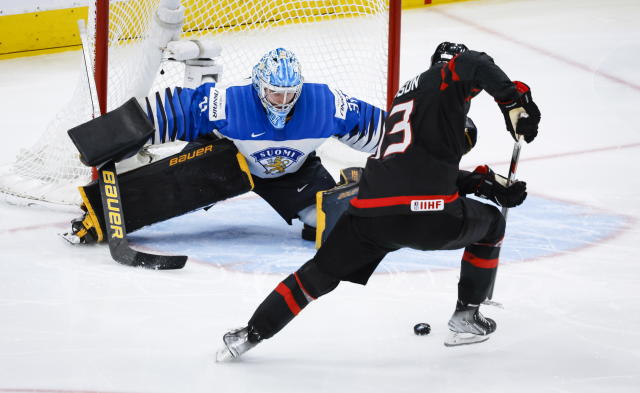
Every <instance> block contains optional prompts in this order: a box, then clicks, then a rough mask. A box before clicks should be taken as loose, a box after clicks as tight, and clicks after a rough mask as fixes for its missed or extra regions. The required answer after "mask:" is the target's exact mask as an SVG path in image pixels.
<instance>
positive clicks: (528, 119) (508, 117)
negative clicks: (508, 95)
mask: <svg viewBox="0 0 640 393" xmlns="http://www.w3.org/2000/svg"><path fill="white" fill-rule="evenodd" d="M513 84H514V85H515V86H516V89H517V90H518V93H520V97H518V98H517V99H515V100H511V101H506V102H502V101H497V100H496V102H497V103H498V106H499V107H500V110H501V111H502V115H503V116H504V120H505V123H506V126H507V130H508V131H509V132H510V133H511V136H512V137H513V139H514V140H516V141H517V140H518V135H522V136H523V137H524V140H525V141H526V142H527V143H529V142H531V141H533V140H534V139H535V137H536V136H537V135H538V123H540V110H539V109H538V106H537V105H536V104H535V102H533V98H532V97H531V89H530V88H529V86H527V85H526V84H525V83H522V82H518V81H514V82H513Z"/></svg>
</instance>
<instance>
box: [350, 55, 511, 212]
mask: <svg viewBox="0 0 640 393" xmlns="http://www.w3.org/2000/svg"><path fill="white" fill-rule="evenodd" d="M482 90H486V91H487V92H488V93H489V94H490V95H492V96H493V97H494V98H495V99H496V100H499V101H501V102H503V101H510V100H514V99H517V98H518V96H519V93H518V92H517V90H516V87H515V85H514V84H513V83H512V82H511V80H510V79H509V78H508V77H507V75H506V74H505V73H504V72H503V71H502V70H501V69H500V68H499V67H498V66H497V65H496V64H495V63H494V62H493V59H492V58H491V57H489V56H488V55H487V54H485V53H482V52H476V51H467V52H465V53H462V54H460V55H458V56H456V57H454V58H453V59H451V60H450V61H449V62H447V63H440V64H436V65H434V66H432V67H431V68H429V69H428V70H427V71H425V72H423V73H422V74H420V75H418V76H417V77H415V78H414V79H411V80H409V81H408V82H406V83H405V84H404V85H403V86H402V87H401V88H400V89H399V90H398V93H397V94H396V96H395V98H394V100H393V105H392V108H391V110H390V111H389V113H388V117H387V119H386V121H385V135H384V138H383V139H382V141H381V143H380V145H379V146H378V151H377V152H376V154H375V155H373V156H371V157H369V159H368V160H367V164H366V167H365V171H364V174H363V177H362V180H361V182H360V190H359V193H358V197H357V198H354V199H353V200H352V201H351V207H350V211H351V212H352V213H353V214H355V215H364V216H375V215H386V214H407V213H412V212H424V211H438V210H443V209H444V206H445V204H447V203H449V202H452V201H454V200H456V199H457V198H458V186H457V184H456V180H457V178H458V172H459V163H460V159H461V157H462V155H463V154H464V152H465V147H466V144H467V141H466V140H465V138H466V137H465V133H464V127H465V120H466V114H467V112H468V110H469V105H470V100H471V98H472V97H474V96H475V95H476V94H478V93H479V92H480V91H482Z"/></svg>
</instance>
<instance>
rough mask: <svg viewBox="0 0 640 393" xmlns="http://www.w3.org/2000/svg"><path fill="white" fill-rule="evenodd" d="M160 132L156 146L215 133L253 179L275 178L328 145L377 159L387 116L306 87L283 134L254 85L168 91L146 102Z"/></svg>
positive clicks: (335, 93)
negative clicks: (339, 144) (229, 142)
mask: <svg viewBox="0 0 640 393" xmlns="http://www.w3.org/2000/svg"><path fill="white" fill-rule="evenodd" d="M146 104H147V112H148V114H149V117H150V118H151V119H152V121H153V123H154V126H155V128H156V134H155V135H154V137H153V141H152V143H164V142H168V141H174V140H183V141H193V140H195V139H196V138H198V137H199V136H202V135H206V134H209V133H212V132H213V133H215V134H217V135H218V136H220V137H224V138H228V139H230V140H232V141H233V142H234V144H235V145H236V147H237V148H238V150H239V151H240V153H241V154H242V155H244V157H245V158H246V159H247V163H248V164H249V169H250V170H251V173H252V174H253V175H254V176H258V177H260V178H275V177H279V176H282V175H285V174H287V173H292V172H295V171H297V170H298V168H300V166H301V165H302V164H303V163H304V162H305V160H306V159H307V157H308V156H309V154H310V153H311V152H313V151H315V150H316V149H317V148H318V147H319V146H320V145H321V144H322V143H323V142H324V141H325V140H326V139H328V138H331V137H336V138H338V139H339V140H340V141H342V142H343V143H345V144H347V145H348V146H351V147H352V148H354V149H356V150H359V151H363V152H366V153H373V152H374V151H375V150H376V148H377V146H378V143H379V142H380V139H381V137H382V133H383V132H382V126H383V124H384V118H385V115H386V113H385V112H384V111H383V110H381V109H380V108H377V107H375V106H373V105H371V104H369V103H366V102H364V101H361V100H359V99H357V98H353V97H349V96H347V95H346V94H344V93H343V92H341V91H340V90H336V89H332V88H330V87H329V86H327V85H325V84H319V83H305V84H304V85H303V86H302V92H301V94H300V98H299V99H298V101H297V102H296V104H295V107H294V108H293V110H292V111H291V112H290V113H289V116H288V119H287V122H286V124H285V126H284V128H281V129H278V128H275V127H273V125H272V124H271V123H270V122H269V120H268V119H267V116H266V113H265V109H264V107H263V106H262V103H261V102H260V99H259V98H258V95H257V93H256V91H255V89H254V88H253V86H252V85H251V82H250V81H247V82H246V84H240V85H233V86H228V87H216V86H215V84H213V83H205V84H203V85H201V86H200V87H198V88H197V89H195V90H194V89H186V88H179V87H178V88H175V89H173V91H172V90H170V89H167V90H166V91H165V92H164V96H162V95H161V94H160V93H156V95H155V97H150V98H149V97H148V98H147V102H146Z"/></svg>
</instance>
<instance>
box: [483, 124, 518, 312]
mask: <svg viewBox="0 0 640 393" xmlns="http://www.w3.org/2000/svg"><path fill="white" fill-rule="evenodd" d="M521 147H522V135H518V139H517V140H516V141H515V142H514V144H513V153H512V154H511V165H509V175H508V177H507V187H509V186H510V185H511V184H512V183H513V182H514V181H515V179H516V170H517V169H518V160H519V159H520V148H521ZM508 214H509V208H508V207H503V208H502V215H503V216H504V220H505V222H506V221H507V215H508ZM503 241H504V240H503ZM500 247H502V245H500ZM497 274H498V266H496V269H495V270H494V272H493V276H492V277H491V285H490V286H489V293H488V295H487V298H488V299H489V300H491V299H492V298H493V287H494V286H495V283H496V276H497Z"/></svg>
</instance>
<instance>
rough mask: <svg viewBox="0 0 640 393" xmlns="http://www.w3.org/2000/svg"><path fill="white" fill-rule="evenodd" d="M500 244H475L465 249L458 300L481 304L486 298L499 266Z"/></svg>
mask: <svg viewBox="0 0 640 393" xmlns="http://www.w3.org/2000/svg"><path fill="white" fill-rule="evenodd" d="M499 244H500V243H498V244H486V243H474V244H472V245H470V246H468V247H467V248H465V249H464V254H463V255H462V265H461V268H460V281H459V282H458V299H460V300H461V301H462V302H463V303H465V304H480V303H482V302H483V301H484V300H485V299H486V298H487V294H488V291H489V287H490V286H491V282H492V278H493V275H494V274H495V270H496V268H497V266H498V257H499V255H500V246H499Z"/></svg>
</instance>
